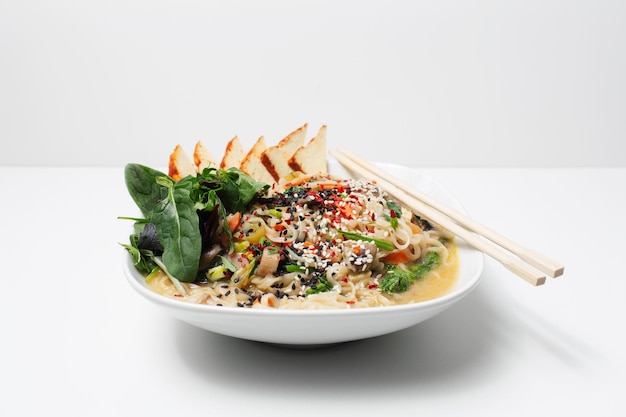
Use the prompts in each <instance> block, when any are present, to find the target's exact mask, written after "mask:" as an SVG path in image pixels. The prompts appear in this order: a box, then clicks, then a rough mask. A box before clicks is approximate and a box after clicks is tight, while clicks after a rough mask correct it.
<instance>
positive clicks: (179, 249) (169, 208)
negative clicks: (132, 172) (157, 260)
mask: <svg viewBox="0 0 626 417" xmlns="http://www.w3.org/2000/svg"><path fill="white" fill-rule="evenodd" d="M157 182H158V183H160V184H161V185H163V186H164V187H165V188H167V190H168V194H167V197H166V198H163V199H162V200H161V201H159V202H158V203H157V204H156V206H154V208H153V210H152V222H153V223H154V226H155V228H156V233H157V236H158V237H159V241H160V242H161V244H162V245H163V264H165V265H166V266H167V270H168V271H169V273H170V274H171V275H173V276H174V277H176V278H177V279H179V280H180V281H183V282H193V281H195V279H196V276H197V275H198V264H199V261H200V255H201V251H202V237H201V235H200V228H199V222H198V214H197V213H196V210H195V208H194V203H193V201H192V200H191V199H190V197H189V190H188V189H187V188H185V187H184V186H183V187H178V186H176V184H175V183H174V181H173V180H171V179H170V178H168V177H159V178H157Z"/></svg>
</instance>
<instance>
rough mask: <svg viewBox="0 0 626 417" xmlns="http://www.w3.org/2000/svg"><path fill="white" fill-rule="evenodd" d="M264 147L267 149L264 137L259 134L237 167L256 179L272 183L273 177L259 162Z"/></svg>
mask: <svg viewBox="0 0 626 417" xmlns="http://www.w3.org/2000/svg"><path fill="white" fill-rule="evenodd" d="M265 149H267V145H266V144H265V138H264V137H263V136H261V137H260V138H259V139H258V140H257V141H256V142H255V143H254V145H253V146H252V148H250V151H248V153H247V154H246V156H245V157H244V158H243V161H241V165H240V166H239V168H240V169H241V170H242V171H243V172H244V173H246V174H248V175H249V176H251V177H252V178H254V179H255V180H257V181H261V182H264V183H267V184H273V183H274V177H272V174H270V173H269V171H268V170H267V168H265V165H263V163H262V162H261V154H262V153H263V151H264V150H265Z"/></svg>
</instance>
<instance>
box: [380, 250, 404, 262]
mask: <svg viewBox="0 0 626 417" xmlns="http://www.w3.org/2000/svg"><path fill="white" fill-rule="evenodd" d="M380 260H381V261H383V262H384V263H386V264H405V263H407V262H409V255H407V253H406V252H405V251H403V250H399V251H393V252H390V253H389V254H387V255H385V256H383V257H382V258H381V259H380Z"/></svg>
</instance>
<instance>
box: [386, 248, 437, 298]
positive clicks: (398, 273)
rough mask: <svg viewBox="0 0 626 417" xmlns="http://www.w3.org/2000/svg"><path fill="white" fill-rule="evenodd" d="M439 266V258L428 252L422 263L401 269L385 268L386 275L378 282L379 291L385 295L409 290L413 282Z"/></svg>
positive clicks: (399, 267) (396, 267) (389, 266)
mask: <svg viewBox="0 0 626 417" xmlns="http://www.w3.org/2000/svg"><path fill="white" fill-rule="evenodd" d="M440 264H441V257H440V256H439V254H438V253H437V252H428V253H427V254H426V257H425V258H424V260H423V261H422V262H419V263H416V264H413V265H410V266H409V267H408V268H406V269H405V268H402V267H401V266H399V265H391V264H388V265H386V266H387V275H385V277H384V278H383V279H382V280H381V281H380V285H379V286H378V288H380V290H381V291H383V292H386V293H394V292H404V291H406V290H408V289H409V287H410V286H411V284H412V283H413V281H415V280H418V279H420V278H423V277H424V276H425V275H426V274H427V273H428V272H430V271H432V270H433V269H435V268H436V267H438V266H439V265H440Z"/></svg>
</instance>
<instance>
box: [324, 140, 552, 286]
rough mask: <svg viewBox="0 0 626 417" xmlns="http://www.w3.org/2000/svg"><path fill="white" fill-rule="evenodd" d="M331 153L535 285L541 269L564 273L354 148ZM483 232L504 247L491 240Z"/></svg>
mask: <svg viewBox="0 0 626 417" xmlns="http://www.w3.org/2000/svg"><path fill="white" fill-rule="evenodd" d="M330 154H331V155H332V156H334V157H335V159H337V161H338V162H339V163H341V164H342V165H343V166H344V167H346V168H347V169H348V170H350V171H353V172H355V173H357V174H359V175H361V176H362V177H365V178H369V179H374V180H376V181H377V182H378V183H379V184H380V185H381V186H382V187H383V188H385V190H386V191H387V192H388V193H389V194H390V195H392V196H393V197H395V198H396V199H398V200H400V201H401V202H402V203H403V204H405V205H406V206H408V207H410V208H411V209H413V210H415V211H416V212H417V213H418V214H420V215H422V216H424V217H426V218H428V219H429V220H431V221H433V222H434V223H437V224H439V225H440V226H441V227H443V228H445V229H447V230H449V231H450V232H451V233H453V234H455V235H457V236H459V237H460V238H461V239H463V240H465V241H466V242H467V243H468V244H470V245H472V246H474V247H475V248H476V249H478V250H480V251H482V252H483V253H485V254H487V255H489V256H491V257H492V258H494V259H495V260H497V261H498V262H500V263H502V264H503V265H504V266H505V267H506V268H508V269H509V270H511V271H512V272H514V273H515V274H516V275H519V276H520V277H522V278H524V279H525V280H526V281H528V282H529V283H531V284H533V285H542V284H544V283H545V275H544V274H543V273H542V272H540V270H541V271H543V272H544V273H546V274H548V275H550V276H552V277H557V276H559V275H562V274H563V270H564V267H563V266H562V265H560V264H558V263H557V262H555V261H552V260H550V259H549V258H547V257H545V256H543V255H541V254H538V253H536V252H534V251H531V250H529V249H526V248H524V247H522V246H521V245H518V244H516V243H514V242H512V241H511V240H510V239H508V238H506V237H504V236H502V235H500V234H499V233H497V232H495V231H493V230H491V229H489V228H487V227H486V226H484V225H481V224H479V223H478V222H476V221H474V220H472V219H470V218H469V217H467V216H465V215H464V214H462V213H459V212H457V211H455V210H453V209H451V208H449V207H447V206H445V205H444V204H442V203H440V202H438V201H436V200H434V199H433V198H432V197H430V196H428V195H427V194H425V193H422V192H420V191H419V190H416V189H414V188H411V187H409V186H408V185H406V184H403V183H402V182H401V181H400V180H398V179H397V178H395V177H393V176H392V175H390V174H388V173H385V172H382V171H381V170H380V169H378V168H377V167H375V166H373V165H372V164H370V163H369V162H366V161H365V160H363V159H361V158H359V157H357V156H355V155H353V154H351V153H350V152H348V151H346V150H343V149H341V148H339V149H338V152H335V151H332V150H331V151H330ZM479 235H480V236H479ZM481 236H482V237H484V238H486V239H489V240H490V241H491V242H492V243H495V244H497V245H499V246H500V247H498V246H494V245H493V244H492V243H489V242H487V241H486V240H485V239H483V238H481ZM501 248H504V249H506V250H507V251H508V252H506V251H503V250H502V249H501Z"/></svg>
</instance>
